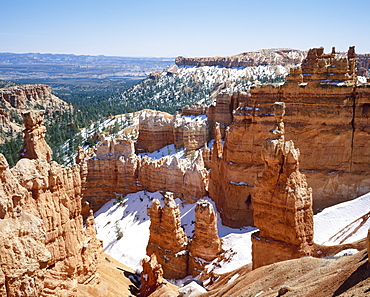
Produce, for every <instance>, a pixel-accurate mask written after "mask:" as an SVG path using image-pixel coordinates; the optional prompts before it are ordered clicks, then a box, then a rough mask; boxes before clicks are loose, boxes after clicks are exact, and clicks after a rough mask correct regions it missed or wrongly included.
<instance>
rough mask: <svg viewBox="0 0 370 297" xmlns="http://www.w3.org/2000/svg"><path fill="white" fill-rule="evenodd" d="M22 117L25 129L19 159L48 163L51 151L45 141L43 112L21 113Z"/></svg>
mask: <svg viewBox="0 0 370 297" xmlns="http://www.w3.org/2000/svg"><path fill="white" fill-rule="evenodd" d="M22 117H23V122H24V125H25V127H26V129H25V130H24V131H23V133H24V145H23V148H22V149H21V151H20V152H19V159H22V158H27V159H41V160H46V161H47V162H50V161H51V155H52V151H51V149H50V147H49V145H48V144H47V143H46V141H45V133H46V127H45V126H44V124H43V120H44V111H43V110H31V111H27V112H24V113H22Z"/></svg>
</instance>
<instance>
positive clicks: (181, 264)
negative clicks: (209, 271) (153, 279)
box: [146, 193, 189, 279]
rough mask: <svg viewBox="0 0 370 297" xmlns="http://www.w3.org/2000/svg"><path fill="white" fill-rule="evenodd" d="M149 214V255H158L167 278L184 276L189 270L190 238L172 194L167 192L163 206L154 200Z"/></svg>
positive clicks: (147, 251)
mask: <svg viewBox="0 0 370 297" xmlns="http://www.w3.org/2000/svg"><path fill="white" fill-rule="evenodd" d="M149 215H150V220H151V224H150V237H149V242H148V246H147V250H146V253H147V255H152V254H155V255H156V257H157V259H158V263H159V264H161V265H162V268H163V276H164V277H165V278H170V279H180V278H184V277H185V276H187V271H188V261H189V260H188V257H189V255H188V250H187V245H188V238H187V237H186V234H185V232H184V230H183V229H182V227H181V220H180V211H179V208H178V205H177V204H176V202H175V201H174V200H173V196H172V194H171V193H166V195H165V197H164V206H163V208H162V207H161V206H160V202H159V201H158V200H157V199H155V200H153V205H152V206H151V208H150V210H149Z"/></svg>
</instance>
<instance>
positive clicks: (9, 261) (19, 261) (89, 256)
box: [0, 113, 101, 297]
mask: <svg viewBox="0 0 370 297" xmlns="http://www.w3.org/2000/svg"><path fill="white" fill-rule="evenodd" d="M40 117H41V114H38V113H36V114H33V115H32V116H30V118H28V117H26V123H25V124H26V127H27V128H28V129H29V130H31V131H35V130H37V129H39V128H40V127H43V125H42V122H41V121H40ZM35 126H36V127H35ZM43 133H44V132H43ZM33 145H34V146H33ZM27 147H28V150H29V151H31V152H35V155H34V156H33V157H34V158H33V159H29V158H22V159H20V160H19V161H18V163H17V164H16V166H14V167H13V168H12V169H9V166H8V164H7V162H6V160H5V158H4V156H3V155H1V154H0V163H1V165H0V193H1V199H0V224H1V225H2V226H3V227H2V228H0V237H1V238H2V241H1V242H2V244H1V245H0V255H2V256H0V264H1V269H0V271H1V272H0V292H2V293H3V295H2V296H8V297H10V296H76V294H77V285H78V284H79V283H80V284H88V283H90V284H93V283H95V282H97V281H98V278H97V275H96V270H97V264H98V261H97V258H98V255H99V254H100V253H101V242H100V241H98V240H97V239H96V236H95V235H96V234H95V227H94V225H93V217H92V215H90V217H89V218H88V220H87V221H86V229H85V228H84V227H83V222H82V216H81V176H80V168H79V166H77V165H75V166H73V167H71V168H66V167H64V166H61V165H59V164H57V163H55V162H50V163H49V162H48V161H47V159H48V156H49V155H48V153H46V154H44V153H43V152H49V151H50V148H49V147H48V146H47V145H46V147H44V150H40V148H39V147H38V145H37V144H36V143H35V142H32V141H30V142H29V143H28V146H27ZM40 151H41V153H40V154H39V152H40Z"/></svg>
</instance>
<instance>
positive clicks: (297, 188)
mask: <svg viewBox="0 0 370 297" xmlns="http://www.w3.org/2000/svg"><path fill="white" fill-rule="evenodd" d="M274 113H275V117H276V121H277V122H276V127H275V129H274V130H272V131H271V132H270V137H269V138H268V139H266V140H265V141H264V142H263V147H262V159H263V163H264V170H263V173H262V176H261V177H260V178H259V179H258V181H257V184H256V188H255V193H254V196H253V197H254V198H253V206H254V223H255V225H256V227H258V228H259V231H258V232H255V233H253V235H252V264H253V269H255V268H258V267H260V266H264V265H268V264H272V263H275V262H279V261H285V260H290V259H294V258H300V257H302V256H306V255H312V254H313V211H312V189H311V188H309V187H308V185H307V182H306V178H305V175H304V174H302V173H301V172H300V171H299V161H298V158H299V150H298V149H296V148H294V143H293V141H291V140H290V141H285V136H284V134H285V130H284V123H283V116H284V114H285V104H284V103H283V102H276V103H275V104H274Z"/></svg>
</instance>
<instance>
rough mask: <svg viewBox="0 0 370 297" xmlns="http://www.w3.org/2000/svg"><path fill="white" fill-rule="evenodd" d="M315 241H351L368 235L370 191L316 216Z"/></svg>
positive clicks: (326, 243) (338, 242) (323, 242)
mask: <svg viewBox="0 0 370 297" xmlns="http://www.w3.org/2000/svg"><path fill="white" fill-rule="evenodd" d="M314 223H315V225H314V228H315V238H314V240H315V242H316V243H319V244H323V245H335V244H342V243H349V242H354V241H357V240H360V239H362V238H364V237H366V234H367V230H368V229H369V228H370V193H368V194H365V195H363V196H361V197H359V198H357V199H354V200H351V201H347V202H343V203H340V204H337V205H334V206H332V207H329V208H326V209H324V210H323V211H322V212H321V213H319V214H317V215H315V217H314Z"/></svg>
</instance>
